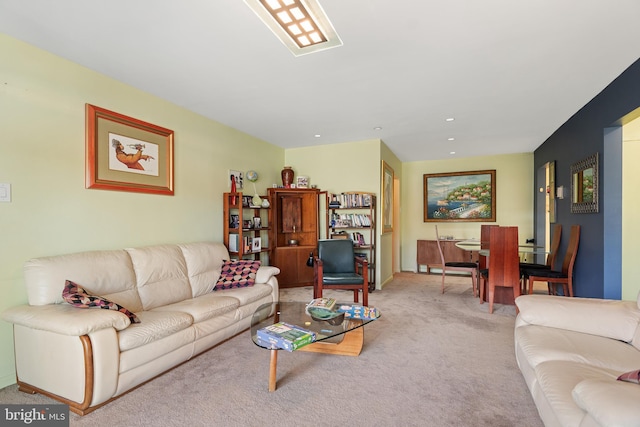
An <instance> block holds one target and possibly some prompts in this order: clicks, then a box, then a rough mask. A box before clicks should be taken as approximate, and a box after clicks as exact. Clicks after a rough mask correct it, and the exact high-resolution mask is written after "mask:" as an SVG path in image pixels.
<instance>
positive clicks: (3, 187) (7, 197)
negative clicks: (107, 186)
mask: <svg viewBox="0 0 640 427" xmlns="http://www.w3.org/2000/svg"><path fill="white" fill-rule="evenodd" d="M10 201H11V184H0V202H10Z"/></svg>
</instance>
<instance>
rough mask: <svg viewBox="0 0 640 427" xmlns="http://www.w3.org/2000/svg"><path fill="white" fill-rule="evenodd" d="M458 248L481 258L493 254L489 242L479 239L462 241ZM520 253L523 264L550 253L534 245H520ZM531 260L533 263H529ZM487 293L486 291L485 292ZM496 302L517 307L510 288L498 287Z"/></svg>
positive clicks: (458, 243) (457, 243) (542, 247)
mask: <svg viewBox="0 0 640 427" xmlns="http://www.w3.org/2000/svg"><path fill="white" fill-rule="evenodd" d="M455 245H456V246H457V247H458V248H460V249H462V250H465V251H468V252H470V255H469V256H470V257H471V256H472V255H471V253H473V252H476V253H477V254H478V255H480V256H484V257H489V256H490V254H491V247H490V245H489V242H488V241H481V240H479V239H469V240H461V241H459V242H456V244H455ZM518 252H520V260H521V261H522V262H535V261H534V258H535V256H536V255H545V254H547V253H548V252H547V251H546V250H545V248H544V246H537V245H534V244H532V243H521V244H518ZM529 260H531V261H529ZM485 291H486V290H485ZM487 294H488V292H484V296H485V298H484V301H485V302H487V301H488V300H487V298H488V296H487ZM494 302H495V303H498V304H510V305H515V301H514V298H513V292H512V291H511V290H510V289H509V288H503V287H498V288H496V290H495V298H494Z"/></svg>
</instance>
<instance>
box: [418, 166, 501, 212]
mask: <svg viewBox="0 0 640 427" xmlns="http://www.w3.org/2000/svg"><path fill="white" fill-rule="evenodd" d="M423 179H424V222H454V221H469V222H495V220H496V171H495V169H493V170H482V171H469V172H449V173H432V174H425V175H423Z"/></svg>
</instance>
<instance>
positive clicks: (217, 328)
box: [2, 242, 280, 415]
mask: <svg viewBox="0 0 640 427" xmlns="http://www.w3.org/2000/svg"><path fill="white" fill-rule="evenodd" d="M228 259H229V253H228V252H227V249H226V247H225V246H224V245H222V244H220V243H212V242H200V243H190V244H179V245H158V246H149V247H142V248H133V249H122V250H110V251H91V252H82V253H75V254H70V255H61V256H53V257H45V258H37V259H33V260H30V261H28V262H27V263H26V265H25V283H26V287H27V294H28V301H29V304H28V305H23V306H19V307H14V308H11V309H9V310H7V311H5V312H4V313H3V314H2V318H3V319H4V320H6V321H8V322H11V323H13V324H14V341H15V356H16V371H17V381H18V385H19V388H20V389H21V390H22V391H25V392H30V393H42V394H46V395H48V396H51V397H53V398H55V399H57V400H59V401H61V402H63V403H66V404H68V405H70V409H71V410H72V411H74V412H76V413H78V414H81V415H84V414H86V413H88V412H91V411H92V410H94V409H96V408H97V407H99V406H101V405H103V404H105V403H106V402H108V401H110V400H111V399H114V398H116V397H117V396H120V395H122V394H123V393H125V392H126V391H128V390H131V389H132V388H134V387H136V386H138V385H140V384H142V383H144V382H145V381H148V380H150V379H152V378H154V377H156V376H158V375H159V374H161V373H163V372H165V371H167V370H169V369H171V368H173V367H175V366H176V365H178V364H180V363H182V362H185V361H187V360H189V359H191V358H192V357H194V356H195V355H197V354H199V353H202V352H204V351H206V350H208V349H210V348H211V347H213V346H215V345H216V344H218V343H220V342H222V341H224V340H226V339H228V338H230V337H232V336H234V335H236V334H238V333H239V332H242V331H244V330H246V329H247V328H248V327H249V326H250V321H251V316H252V314H253V313H254V311H255V310H256V308H257V307H258V306H260V305H261V304H264V303H268V302H274V301H277V300H278V282H277V279H276V277H275V275H277V274H278V273H279V272H280V270H279V269H278V268H276V267H269V266H260V268H259V269H258V271H257V274H256V283H255V284H254V285H253V286H249V287H243V288H234V289H227V290H222V291H219V290H216V291H212V289H213V287H214V286H215V284H216V281H217V279H218V277H219V276H220V271H221V267H222V265H223V260H228ZM66 280H72V281H74V282H76V283H78V284H80V285H81V286H83V287H84V288H85V289H86V290H87V292H89V291H90V292H91V294H92V295H99V296H101V297H104V298H107V299H109V300H110V301H113V302H115V303H117V304H120V305H121V306H124V307H125V308H127V309H128V310H130V311H132V312H134V313H135V314H136V316H137V317H138V318H139V319H140V321H141V322H140V323H134V324H132V323H131V322H130V320H129V318H128V317H127V316H126V315H125V314H123V313H120V312H118V311H114V310H103V309H97V308H78V307H73V306H72V305H69V304H67V303H65V302H63V299H62V297H61V294H62V290H63V287H64V285H65V281H66ZM247 339H249V338H247Z"/></svg>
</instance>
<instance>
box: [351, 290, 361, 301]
mask: <svg viewBox="0 0 640 427" xmlns="http://www.w3.org/2000/svg"><path fill="white" fill-rule="evenodd" d="M358 292H360V290H359V289H354V290H353V302H355V303H356V304H357V303H358Z"/></svg>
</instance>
